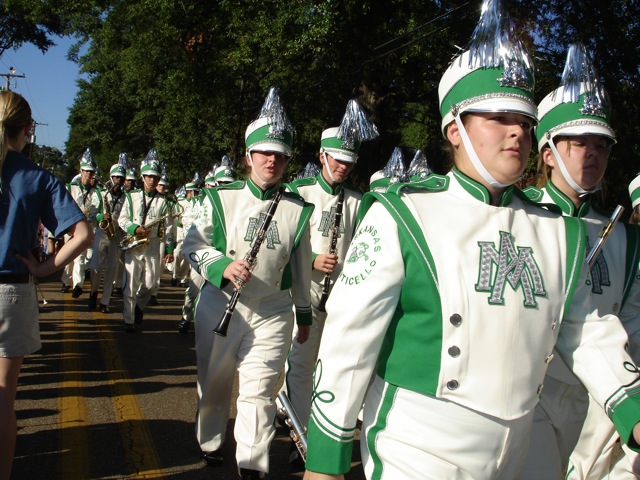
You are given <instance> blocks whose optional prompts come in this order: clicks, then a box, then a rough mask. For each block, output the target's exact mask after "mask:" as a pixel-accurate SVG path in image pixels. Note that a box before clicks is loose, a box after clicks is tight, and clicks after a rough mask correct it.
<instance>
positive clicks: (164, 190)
mask: <svg viewBox="0 0 640 480" xmlns="http://www.w3.org/2000/svg"><path fill="white" fill-rule="evenodd" d="M161 168H162V171H161V173H160V180H158V185H156V190H157V191H158V193H159V194H160V195H164V196H165V199H166V201H167V202H168V203H169V206H170V208H169V210H170V211H171V212H172V214H173V215H174V218H176V216H177V209H176V204H177V201H176V200H174V199H173V198H169V196H168V195H169V174H168V173H167V169H166V165H165V164H164V162H163V163H162V164H161ZM178 222H179V220H177V221H174V222H173V233H172V234H171V235H170V238H173V239H174V247H173V256H174V261H173V262H171V263H165V262H164V261H162V262H160V271H159V272H158V275H157V276H156V283H155V285H154V286H153V288H152V289H151V298H149V303H148V305H151V306H155V305H158V292H159V291H160V282H161V280H162V273H163V272H164V269H165V268H166V269H167V270H169V272H173V267H174V265H175V256H176V241H175V239H176V238H177V224H178ZM158 238H159V239H160V242H159V243H158V255H160V258H163V256H164V252H165V250H166V245H167V244H166V240H165V238H166V235H165V232H164V227H161V228H160V230H159V231H158Z"/></svg>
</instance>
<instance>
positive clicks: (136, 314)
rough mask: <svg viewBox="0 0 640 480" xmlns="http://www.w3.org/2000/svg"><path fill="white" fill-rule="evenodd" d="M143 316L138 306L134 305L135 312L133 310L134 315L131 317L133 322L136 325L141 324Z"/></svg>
mask: <svg viewBox="0 0 640 480" xmlns="http://www.w3.org/2000/svg"><path fill="white" fill-rule="evenodd" d="M143 315H144V314H143V313H142V310H140V307H138V305H136V310H135V312H134V315H133V321H134V322H136V323H138V324H140V323H142V317H143Z"/></svg>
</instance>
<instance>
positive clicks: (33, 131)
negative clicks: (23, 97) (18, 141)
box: [29, 120, 49, 168]
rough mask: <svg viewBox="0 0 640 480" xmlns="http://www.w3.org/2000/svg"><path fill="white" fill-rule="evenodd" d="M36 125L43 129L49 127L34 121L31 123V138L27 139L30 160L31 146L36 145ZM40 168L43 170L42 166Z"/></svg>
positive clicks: (46, 124)
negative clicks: (42, 126) (41, 126)
mask: <svg viewBox="0 0 640 480" xmlns="http://www.w3.org/2000/svg"><path fill="white" fill-rule="evenodd" d="M38 125H44V126H45V127H48V126H49V124H48V123H41V122H36V121H35V120H34V121H33V125H31V138H30V139H29V158H32V154H33V146H34V145H35V144H36V127H37V126H38ZM43 163H44V162H43ZM40 166H41V167H42V168H44V165H40Z"/></svg>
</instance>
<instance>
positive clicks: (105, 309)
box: [100, 303, 111, 313]
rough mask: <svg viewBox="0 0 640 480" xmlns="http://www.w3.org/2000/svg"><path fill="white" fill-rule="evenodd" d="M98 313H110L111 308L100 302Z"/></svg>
mask: <svg viewBox="0 0 640 480" xmlns="http://www.w3.org/2000/svg"><path fill="white" fill-rule="evenodd" d="M100 313H111V309H110V308H109V305H105V304H104V303H101V304H100Z"/></svg>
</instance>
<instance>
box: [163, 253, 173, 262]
mask: <svg viewBox="0 0 640 480" xmlns="http://www.w3.org/2000/svg"><path fill="white" fill-rule="evenodd" d="M162 260H163V261H164V263H172V262H173V260H174V257H173V253H167V254H166V255H165V256H164V258H163V259H162Z"/></svg>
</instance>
